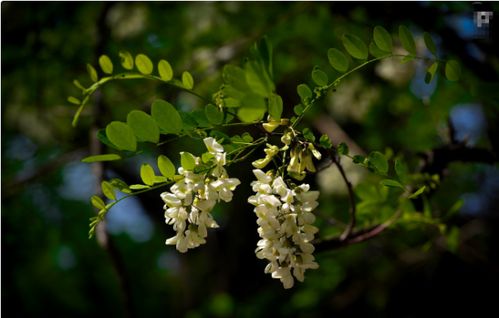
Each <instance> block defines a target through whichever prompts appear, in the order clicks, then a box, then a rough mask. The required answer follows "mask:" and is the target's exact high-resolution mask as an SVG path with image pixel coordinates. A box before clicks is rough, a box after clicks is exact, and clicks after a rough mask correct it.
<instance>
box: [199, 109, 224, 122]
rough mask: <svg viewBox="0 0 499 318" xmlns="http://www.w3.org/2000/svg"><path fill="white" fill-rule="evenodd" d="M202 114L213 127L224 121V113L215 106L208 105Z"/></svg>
mask: <svg viewBox="0 0 499 318" xmlns="http://www.w3.org/2000/svg"><path fill="white" fill-rule="evenodd" d="M204 114H205V115H206V118H207V119H208V121H209V122H210V123H212V124H214V125H220V124H221V123H223V121H224V113H223V112H222V111H221V110H220V109H219V108H218V107H216V106H215V105H212V104H208V105H206V107H205V108H204Z"/></svg>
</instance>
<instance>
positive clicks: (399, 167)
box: [394, 159, 409, 182]
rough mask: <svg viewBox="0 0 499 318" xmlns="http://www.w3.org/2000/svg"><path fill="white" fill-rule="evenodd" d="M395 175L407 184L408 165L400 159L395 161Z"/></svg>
mask: <svg viewBox="0 0 499 318" xmlns="http://www.w3.org/2000/svg"><path fill="white" fill-rule="evenodd" d="M394 168H395V173H396V174H397V176H398V178H399V180H400V181H402V182H405V180H407V175H408V173H409V170H408V169H407V165H406V164H405V163H404V162H403V161H402V160H400V159H396V160H395V165H394Z"/></svg>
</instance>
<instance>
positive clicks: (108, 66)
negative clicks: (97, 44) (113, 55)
mask: <svg viewBox="0 0 499 318" xmlns="http://www.w3.org/2000/svg"><path fill="white" fill-rule="evenodd" d="M99 65H100V68H101V69H102V71H103V72H104V73H106V74H113V62H111V59H110V58H109V56H107V55H101V56H100V57H99Z"/></svg>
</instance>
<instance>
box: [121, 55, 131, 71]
mask: <svg viewBox="0 0 499 318" xmlns="http://www.w3.org/2000/svg"><path fill="white" fill-rule="evenodd" d="M119 55H120V58H121V65H122V66H123V68H124V69H126V70H132V69H133V57H132V54H130V53H129V52H126V51H121V52H120V54H119Z"/></svg>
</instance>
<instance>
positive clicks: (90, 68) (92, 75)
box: [87, 64, 99, 82]
mask: <svg viewBox="0 0 499 318" xmlns="http://www.w3.org/2000/svg"><path fill="white" fill-rule="evenodd" d="M87 72H88V75H90V79H91V80H92V82H97V81H98V80H99V78H98V77H97V71H96V70H95V68H94V67H93V66H92V65H90V64H87Z"/></svg>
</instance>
